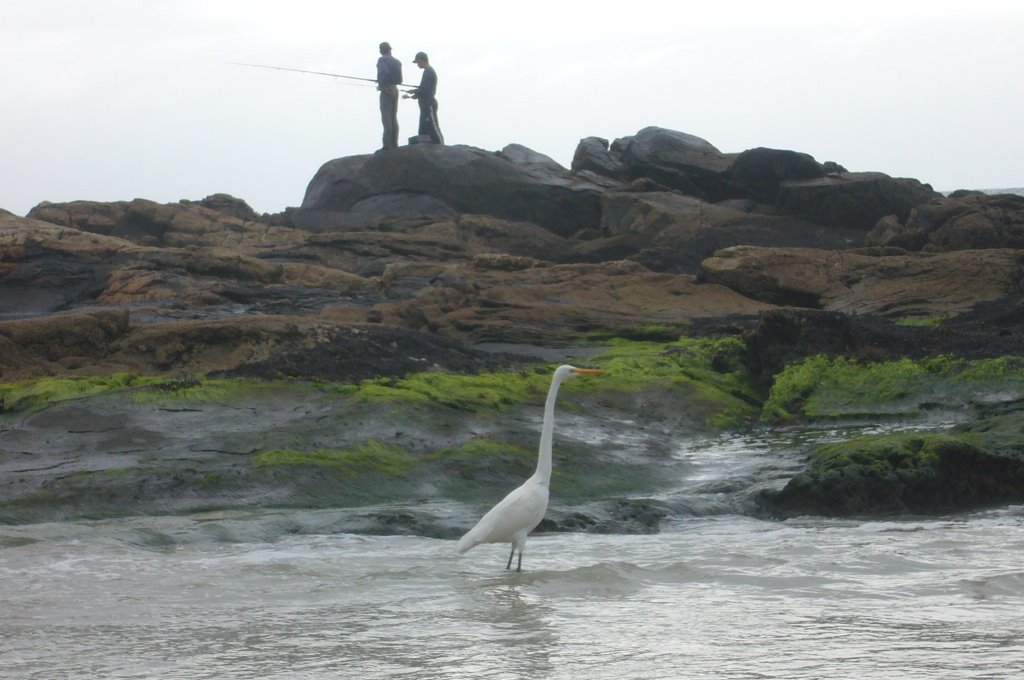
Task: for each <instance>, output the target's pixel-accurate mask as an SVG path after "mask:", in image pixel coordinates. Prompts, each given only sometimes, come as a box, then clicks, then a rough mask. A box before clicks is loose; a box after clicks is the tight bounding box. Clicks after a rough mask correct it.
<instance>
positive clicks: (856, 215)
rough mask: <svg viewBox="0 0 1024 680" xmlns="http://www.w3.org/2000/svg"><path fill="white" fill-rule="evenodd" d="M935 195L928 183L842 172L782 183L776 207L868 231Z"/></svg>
mask: <svg viewBox="0 0 1024 680" xmlns="http://www.w3.org/2000/svg"><path fill="white" fill-rule="evenodd" d="M937 196H938V194H937V193H935V191H933V190H932V188H931V187H930V186H929V185H927V184H921V183H920V182H918V181H917V180H915V179H897V178H893V177H890V176H889V175H886V174H884V173H881V172H845V173H836V174H830V175H828V176H825V177H818V178H815V179H804V180H788V181H783V182H781V183H780V185H779V189H778V193H777V196H776V207H777V208H778V209H779V210H781V211H782V212H785V213H789V214H792V215H799V216H801V217H804V218H807V219H809V220H811V221H813V222H818V223H820V224H823V225H825V226H826V227H847V228H850V229H860V230H863V231H870V230H871V229H873V228H874V226H875V224H876V223H877V222H878V220H880V219H881V218H883V217H885V216H886V215H896V216H897V217H898V218H899V219H900V220H906V219H907V218H908V217H909V216H910V213H911V211H912V210H913V209H914V208H915V207H916V206H919V205H921V204H922V203H927V202H928V201H931V200H932V199H934V198H935V197H937Z"/></svg>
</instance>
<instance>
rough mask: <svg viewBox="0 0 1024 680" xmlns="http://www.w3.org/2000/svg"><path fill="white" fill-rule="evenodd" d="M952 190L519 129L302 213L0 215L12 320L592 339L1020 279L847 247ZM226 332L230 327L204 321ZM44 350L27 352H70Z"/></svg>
mask: <svg viewBox="0 0 1024 680" xmlns="http://www.w3.org/2000/svg"><path fill="white" fill-rule="evenodd" d="M921 200H923V201H925V203H923V204H918V205H917V206H916V207H910V208H908V207H907V206H911V204H914V202H915V201H921ZM951 200H955V201H958V202H959V203H958V205H961V204H965V203H970V202H971V201H975V202H977V201H979V200H980V199H976V198H974V197H971V196H958V197H957V198H956V199H951ZM934 201H935V198H934V194H933V193H932V192H930V190H928V189H927V188H926V187H925V186H924V185H919V184H916V183H914V182H912V181H909V180H894V179H892V178H889V177H888V176H885V175H881V174H877V173H876V174H868V175H850V174H848V173H845V174H844V171H843V170H842V168H839V167H837V166H834V164H827V163H826V164H819V163H817V161H815V160H814V159H813V158H811V157H810V156H808V155H806V154H801V153H798V152H794V151H784V150H776V149H766V148H756V149H751V150H748V151H744V152H743V153H740V154H727V153H722V152H720V151H719V150H718V149H717V148H715V147H714V146H713V145H712V144H710V143H709V142H707V141H706V140H703V139H700V138H698V137H695V136H693V135H688V134H685V133H682V132H675V131H671V130H665V129H663V128H657V127H649V128H644V129H643V130H641V131H639V132H638V133H637V134H636V135H633V136H631V137H624V138H620V139H617V140H615V141H614V142H613V143H611V144H608V142H607V141H605V140H603V139H599V138H587V139H584V140H582V141H581V142H580V145H579V147H578V149H577V154H576V157H575V158H574V161H573V169H572V170H567V169H565V168H562V167H561V166H560V165H559V164H558V163H556V162H555V161H553V160H552V159H550V158H548V157H546V156H544V155H542V154H538V153H536V152H534V151H532V150H530V149H528V148H526V147H523V146H520V145H514V144H513V145H509V146H507V147H505V148H504V149H502V150H501V151H498V152H494V153H492V152H487V151H483V150H480V149H474V148H471V147H465V146H452V147H449V146H434V145H414V146H410V147H403V148H401V149H399V150H397V151H395V152H392V153H382V154H375V155H372V156H356V157H352V158H341V159H336V160H333V161H330V162H328V163H326V164H325V165H324V166H323V167H322V168H321V169H320V171H319V172H318V173H317V175H316V177H314V178H313V180H312V181H311V182H310V185H309V188H308V190H307V192H306V196H305V198H304V200H303V204H302V206H301V207H300V208H295V209H289V210H287V211H285V213H284V214H282V215H276V216H269V215H262V216H260V215H256V214H255V212H254V211H253V210H252V209H251V208H250V207H249V206H248V205H247V204H246V203H245V202H244V201H241V200H239V199H236V198H234V197H231V196H227V195H224V194H214V195H212V196H208V197H207V198H205V199H202V200H200V201H197V202H192V201H180V202H178V203H173V204H166V205H161V204H157V203H154V202H152V201H146V200H142V199H137V200H134V201H127V202H118V203H95V202H88V201H76V202H72V203H64V204H54V203H44V204H41V205H39V206H37V207H36V208H35V209H33V211H32V212H31V213H30V215H31V218H30V219H24V218H18V217H15V216H13V215H10V214H4V215H0V276H2V285H0V320H2V319H9V320H13V319H21V318H28V319H31V318H34V317H37V316H41V315H46V314H54V313H61V314H65V315H67V314H72V315H73V314H74V313H78V312H87V313H92V312H95V311H97V310H104V309H107V310H113V311H118V312H121V311H127V312H128V313H129V314H130V319H131V323H130V329H129V330H128V331H127V334H128V335H131V334H133V333H135V332H136V331H139V330H141V329H142V328H143V327H145V326H147V325H151V324H157V323H166V324H169V325H167V326H164V328H165V329H166V332H168V333H173V332H175V330H174V329H175V328H178V330H179V331H180V332H182V333H185V332H186V327H185V326H181V327H176V326H174V324H175V323H177V322H216V323H218V324H222V325H225V326H226V325H230V324H231V323H237V324H243V323H252V324H254V326H253V327H258V326H260V323H261V321H260V320H259V319H257V320H256V321H251V320H250V317H268V316H274V317H288V318H311V319H317V320H318V322H325V323H331V324H344V323H356V324H365V323H380V324H385V325H393V326H395V327H401V328H411V329H415V330H418V331H422V332H427V333H435V334H440V335H443V336H445V337H447V338H454V339H458V340H460V341H463V342H479V341H511V342H545V343H572V342H575V341H577V340H578V339H579V338H581V337H584V336H586V335H588V334H592V333H600V334H616V333H620V334H626V335H631V336H635V335H637V333H638V331H637V329H642V328H661V329H662V332H676V331H683V330H690V331H693V330H694V329H695V328H701V329H710V328H715V327H724V326H731V325H733V324H737V323H738V324H740V325H750V324H751V323H752V322H753V319H754V318H756V316H757V315H758V314H762V313H764V312H766V311H769V310H771V309H773V308H776V307H779V306H795V307H802V308H810V309H821V310H833V311H839V312H842V313H846V314H849V313H857V314H870V315H877V316H884V317H887V318H896V317H907V316H910V317H917V318H921V317H951V316H953V315H956V314H960V313H963V312H966V311H968V310H970V309H971V307H972V305H978V304H980V303H984V302H986V301H997V300H1000V299H1003V297H1004V296H1007V295H1012V294H1014V293H1016V292H1018V291H1019V290H1020V283H1019V282H1020V280H1021V278H1022V277H1021V273H1020V269H1021V265H1020V258H1018V257H1017V255H1016V252H1017V251H1013V250H1007V249H1001V250H988V251H976V250H960V251H956V252H950V253H908V252H905V251H902V250H895V249H892V248H886V249H876V250H873V251H867V250H851V249H852V248H856V247H859V246H861V245H863V241H864V237H865V235H866V231H865V228H864V224H865V222H866V221H867V220H870V219H873V217H872V216H873V215H875V214H877V213H885V214H887V215H889V214H891V215H895V216H896V217H893V218H891V219H896V220H901V219H904V218H903V217H900V216H901V215H906V218H905V219H906V220H908V221H907V222H906V224H908V225H913V224H918V222H920V220H922V219H924V218H923V216H924V215H926V213H927V211H928V210H929V209H931V206H932V205H933V203H934ZM1004 204H1005V205H1009V206H1011V207H1012V205H1013V204H1012V201H1011V202H1009V203H1007V202H1005V201H1004V202H1003V203H992V204H986V205H988V208H986V210H987V212H985V213H984V214H986V215H992V214H995V213H994V211H995V210H997V209H1000V210H1004V211H1005V210H1009V208H1005V207H1003V208H999V207H998V206H1003V205H1004ZM787 206H789V207H788V208H787ZM972 209H973V208H972ZM786 210H789V211H790V212H786ZM908 210H909V212H907V211H908ZM957 210H960V208H957ZM858 211H860V212H858ZM915 211H916V212H915ZM954 212H956V211H954ZM950 214H952V213H950ZM966 214H967V213H964V212H963V211H961V212H956V214H955V215H954V217H957V216H960V217H964V216H966ZM887 219H890V218H887ZM914 220H918V222H914ZM876 221H877V220H876ZM884 221H885V220H883V222H884ZM947 221H948V220H947ZM900 224H904V223H903V222H900ZM843 225H846V226H843ZM914 228H916V227H914ZM938 231H942V230H941V229H940V230H938ZM1011 231H1012V230H1011ZM936 233H938V232H936ZM950 271H955V272H958V277H957V280H956V285H951V280H950V277H949V275H948V273H949V272H950ZM695 274H696V275H697V276H694V275H695ZM187 332H188V333H193V331H192V330H188V331H187ZM240 332H241V331H240ZM247 332H248V331H245V332H244V333H242V335H245V333H247ZM271 335H274V332H271ZM217 337H225V338H226V337H227V335H223V336H221V335H217V336H213V335H211V336H208V337H207V340H204V341H203V342H214V341H215V338H217ZM225 342H227V341H226V340H225ZM107 344H108V345H110V346H113V345H115V344H116V342H115V341H114V340H109V341H108V342H107ZM186 344H187V343H186ZM252 346H253V347H255V345H252ZM11 351H12V352H13V349H12V350H11ZM259 355H260V351H257V350H253V351H252V352H251V356H252V357H257V356H259ZM7 356H8V357H13V356H15V354H13V353H8V354H7ZM19 356H20V355H19ZM111 356H113V355H111ZM162 356H165V357H174V356H179V357H180V358H181V360H182V361H183V362H185V363H184V364H183V366H184V365H187V366H188V367H189V370H202V368H201V366H202V361H199V360H198V359H196V358H197V357H200V358H201V357H212V356H213V355H212V354H206V353H203V352H186V353H184V354H180V355H175V354H174V353H173V352H169V353H168V352H164V353H163V354H162ZM185 357H192V358H191V359H188V360H186V359H185ZM118 360H119V359H117V358H110V357H108V358H107V359H104V361H108V362H109V365H111V366H113V365H114V364H116V363H117V361H118ZM254 360H255V359H254ZM135 361H136V360H135V359H129V360H127V364H129V365H138V366H143V367H146V366H148V367H151V368H153V370H168V369H169V368H171V367H173V361H170V360H164V359H161V360H160V361H148V360H146V361H141V362H138V363H133V362H135ZM2 363H3V365H4V366H5V367H6V368H7V370H13V369H14V368H16V363H15V361H14V360H13V359H11V360H9V361H8V360H6V359H5V360H3V361H2ZM37 363H38V365H37V366H36V368H35V369H32V368H31V367H27V368H24V372H23V373H24V374H26V375H28V374H31V371H32V370H35V371H36V373H38V374H49V373H53V372H57V371H59V370H62V369H61V366H63V364H60V363H59V362H57V363H55V362H52V361H49V362H47V361H43V360H40V361H39V362H37ZM71 363H74V362H73V361H72V362H71ZM243 363H244V362H243ZM228 364H230V365H231V366H234V365H235V364H231V362H228ZM228 364H223V363H218V362H217V361H212V360H211V362H210V367H211V368H212V369H213V370H227V369H225V368H224V366H227V365H228ZM238 365H241V364H238ZM19 370H21V369H20V368H19Z"/></svg>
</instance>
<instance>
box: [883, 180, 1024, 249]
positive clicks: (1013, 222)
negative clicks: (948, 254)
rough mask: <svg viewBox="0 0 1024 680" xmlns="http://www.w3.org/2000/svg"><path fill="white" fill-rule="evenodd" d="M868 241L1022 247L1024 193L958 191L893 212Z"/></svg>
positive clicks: (945, 246)
mask: <svg viewBox="0 0 1024 680" xmlns="http://www.w3.org/2000/svg"><path fill="white" fill-rule="evenodd" d="M867 243H868V244H869V245H878V246H896V247H899V248H906V249H907V250H928V251H948V250H976V249H985V248H1024V196H1018V195H1016V194H996V195H994V196H990V195H987V194H983V193H981V192H979V191H957V192H954V193H953V194H951V195H950V196H949V197H948V198H947V197H937V198H933V199H932V200H930V201H928V202H927V203H922V204H919V205H917V206H916V207H915V208H914V209H913V210H912V211H911V212H910V214H909V215H907V216H905V217H902V218H901V217H900V216H898V215H889V216H886V217H884V218H882V219H881V220H879V222H878V223H877V224H876V225H875V228H874V229H873V230H872V231H871V233H870V234H868V236H867Z"/></svg>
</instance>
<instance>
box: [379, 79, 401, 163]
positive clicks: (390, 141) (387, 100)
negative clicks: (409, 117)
mask: <svg viewBox="0 0 1024 680" xmlns="http://www.w3.org/2000/svg"><path fill="white" fill-rule="evenodd" d="M380 122H381V123H383V125H384V139H383V147H382V148H384V149H397V148H398V87H397V86H395V85H385V86H384V87H382V88H381V89H380Z"/></svg>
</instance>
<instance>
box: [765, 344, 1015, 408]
mask: <svg viewBox="0 0 1024 680" xmlns="http://www.w3.org/2000/svg"><path fill="white" fill-rule="evenodd" d="M1022 397H1024V359H1021V358H1020V357H1001V358H997V359H977V360H966V359H960V358H955V357H948V356H943V357H935V358H929V359H921V360H913V359H899V360H896V361H886V362H876V363H861V362H857V361H855V360H853V359H849V358H846V357H838V358H835V359H830V358H828V357H825V356H823V355H817V356H814V357H810V358H808V359H806V360H804V361H802V362H800V363H797V364H792V365H790V366H788V367H787V368H786V369H784V370H783V371H782V372H781V373H779V374H778V375H777V376H776V378H775V382H774V384H773V386H772V388H771V392H770V394H769V396H768V399H767V401H766V402H765V404H764V409H763V414H762V419H763V420H766V421H769V422H787V421H793V420H817V419H823V420H829V419H842V418H867V417H883V418H891V417H893V416H900V417H908V416H909V417H914V416H916V415H918V414H920V413H921V411H922V409H936V408H947V409H952V410H960V409H963V408H965V407H968V406H973V405H979V404H981V405H984V404H986V403H992V402H1000V401H1003V402H1006V401H1010V402H1012V401H1016V400H1019V399H1021V398H1022Z"/></svg>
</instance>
